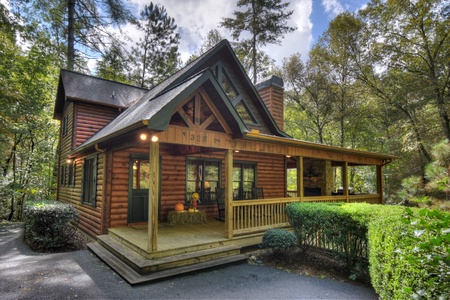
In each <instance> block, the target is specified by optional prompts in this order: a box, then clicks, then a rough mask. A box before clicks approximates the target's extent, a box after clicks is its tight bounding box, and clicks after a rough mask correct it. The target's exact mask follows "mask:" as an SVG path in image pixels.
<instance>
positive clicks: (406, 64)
mask: <svg viewBox="0 0 450 300" xmlns="http://www.w3.org/2000/svg"><path fill="white" fill-rule="evenodd" d="M361 15H362V16H363V17H364V20H365V21H366V24H367V25H368V31H369V32H370V33H371V35H372V39H371V44H373V46H374V47H373V49H376V51H378V52H379V56H380V57H382V61H380V63H381V64H384V67H388V68H389V70H393V69H395V70H397V71H396V72H395V73H397V74H402V73H404V72H406V73H409V74H411V75H412V76H414V77H416V78H417V79H418V80H417V83H418V84H419V86H417V88H418V89H420V90H421V91H422V92H423V97H425V98H427V99H428V100H429V101H430V102H433V103H434V106H435V107H436V109H437V112H438V115H439V121H440V124H441V127H442V132H443V137H444V138H446V139H450V117H449V113H448V105H449V102H450V94H449V92H448V91H449V87H450V60H449V56H450V1H448V0H444V1H443V0H427V1H412V0H392V1H381V0H373V1H372V2H371V3H369V5H368V6H367V8H366V9H365V10H363V11H362V12H361Z"/></svg>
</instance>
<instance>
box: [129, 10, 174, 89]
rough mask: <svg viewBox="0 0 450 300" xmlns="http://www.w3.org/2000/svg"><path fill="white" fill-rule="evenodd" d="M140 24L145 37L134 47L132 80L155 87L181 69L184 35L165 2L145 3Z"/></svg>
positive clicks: (135, 82)
mask: <svg viewBox="0 0 450 300" xmlns="http://www.w3.org/2000/svg"><path fill="white" fill-rule="evenodd" d="M137 24H138V28H139V29H140V30H143V31H144V37H143V38H140V39H139V42H137V43H136V47H133V48H132V53H131V61H132V64H133V68H134V74H133V78H132V81H133V83H134V84H137V85H139V86H141V87H147V88H151V87H153V86H155V85H157V84H158V83H160V82H161V81H162V80H163V79H165V78H166V77H167V76H169V75H171V74H173V73H174V72H175V71H176V70H177V68H178V66H179V64H180V62H179V53H178V44H179V39H180V35H179V34H178V33H176V32H175V29H176V28H177V25H175V20H174V19H173V18H171V17H170V16H168V15H167V12H166V9H165V8H164V6H161V7H160V6H158V5H153V3H152V2H151V3H150V5H148V6H147V5H146V6H145V7H144V10H143V11H142V12H141V18H140V20H139V22H138V23H137Z"/></svg>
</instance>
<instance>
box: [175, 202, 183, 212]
mask: <svg viewBox="0 0 450 300" xmlns="http://www.w3.org/2000/svg"><path fill="white" fill-rule="evenodd" d="M174 209H175V211H183V210H184V204H183V203H181V202H178V203H177V204H175V207H174Z"/></svg>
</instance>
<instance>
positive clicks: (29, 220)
mask: <svg viewBox="0 0 450 300" xmlns="http://www.w3.org/2000/svg"><path fill="white" fill-rule="evenodd" d="M24 216H25V238H26V240H27V242H28V244H29V245H30V246H31V247H32V248H33V249H36V250H41V251H53V250H57V249H59V248H62V247H64V246H66V245H67V244H68V243H69V242H70V239H71V238H72V236H73V235H74V233H75V230H76V228H75V227H72V226H71V225H70V223H71V222H74V221H76V218H77V216H78V213H77V211H76V209H75V208H74V207H73V206H72V205H69V204H65V203H60V202H56V201H46V200H43V201H33V202H27V204H26V206H25V210H24Z"/></svg>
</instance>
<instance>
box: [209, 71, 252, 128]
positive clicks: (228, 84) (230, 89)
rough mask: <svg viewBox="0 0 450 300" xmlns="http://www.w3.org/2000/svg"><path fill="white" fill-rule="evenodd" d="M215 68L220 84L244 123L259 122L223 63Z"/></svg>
mask: <svg viewBox="0 0 450 300" xmlns="http://www.w3.org/2000/svg"><path fill="white" fill-rule="evenodd" d="M214 70H215V73H216V76H217V80H218V81H219V83H220V86H221V87H222V90H223V91H224V93H225V95H226V96H227V98H228V100H230V102H231V103H232V104H233V106H234V108H235V109H236V112H237V113H238V115H239V116H240V117H241V119H242V121H244V123H247V124H253V125H256V124H257V122H256V119H255V117H254V116H253V114H252V112H251V111H250V109H249V108H248V105H247V104H246V103H245V100H244V99H243V97H242V95H240V94H239V91H238V90H237V88H236V85H235V84H234V83H233V80H231V78H230V76H228V74H227V72H226V71H225V69H224V67H223V66H222V64H220V63H219V64H218V65H217V66H216V67H215V68H214Z"/></svg>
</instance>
